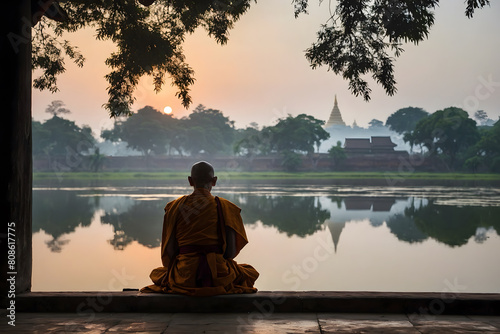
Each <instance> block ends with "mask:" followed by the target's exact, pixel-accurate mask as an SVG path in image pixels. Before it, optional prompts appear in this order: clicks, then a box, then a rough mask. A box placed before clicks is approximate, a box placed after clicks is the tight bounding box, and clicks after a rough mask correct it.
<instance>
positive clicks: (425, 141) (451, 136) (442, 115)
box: [405, 107, 479, 169]
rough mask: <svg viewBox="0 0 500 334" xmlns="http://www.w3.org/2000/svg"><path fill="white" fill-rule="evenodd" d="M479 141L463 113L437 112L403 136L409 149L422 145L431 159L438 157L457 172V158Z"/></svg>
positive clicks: (473, 124) (474, 127) (471, 122)
mask: <svg viewBox="0 0 500 334" xmlns="http://www.w3.org/2000/svg"><path fill="white" fill-rule="evenodd" d="M478 140H479V132H478V130H477V127H476V122H475V121H474V120H473V119H471V118H470V117H469V114H467V112H466V111H465V110H463V109H460V108H456V107H450V108H446V109H443V110H438V111H436V112H435V113H433V114H432V115H430V116H429V117H426V118H423V119H422V120H420V121H419V122H418V123H417V125H416V127H415V131H413V132H412V133H411V134H410V133H408V134H407V135H405V141H406V142H409V143H410V145H412V146H413V145H421V146H423V147H425V148H426V149H427V150H428V152H429V153H430V154H431V155H434V156H436V155H437V156H440V157H442V158H444V160H445V161H446V162H447V163H448V167H450V168H451V169H454V168H456V167H457V166H456V164H455V163H456V160H457V157H458V156H459V154H462V153H465V152H466V151H467V150H468V149H469V148H470V147H472V146H474V145H475V144H476V142H477V141H478Z"/></svg>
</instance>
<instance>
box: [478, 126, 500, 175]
mask: <svg viewBox="0 0 500 334" xmlns="http://www.w3.org/2000/svg"><path fill="white" fill-rule="evenodd" d="M475 150H476V154H477V156H476V157H477V159H476V160H474V161H476V162H477V160H479V161H480V162H481V163H482V164H484V165H486V166H487V167H488V169H489V170H490V171H492V172H496V173H498V172H500V121H497V122H496V123H495V124H494V125H493V127H491V128H490V129H488V130H485V132H484V134H483V136H482V137H481V139H480V140H479V142H478V143H477V145H476V146H475ZM476 157H475V158H476Z"/></svg>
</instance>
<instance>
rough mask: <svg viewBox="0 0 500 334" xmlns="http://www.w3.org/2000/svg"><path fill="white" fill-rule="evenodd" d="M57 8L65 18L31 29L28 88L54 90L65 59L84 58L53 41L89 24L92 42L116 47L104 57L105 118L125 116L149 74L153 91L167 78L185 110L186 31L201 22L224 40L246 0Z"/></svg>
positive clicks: (122, 1) (73, 3)
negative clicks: (33, 74) (34, 72)
mask: <svg viewBox="0 0 500 334" xmlns="http://www.w3.org/2000/svg"><path fill="white" fill-rule="evenodd" d="M60 6H61V7H62V8H63V9H64V11H65V12H66V13H67V16H68V18H69V19H68V20H66V21H63V22H55V21H50V20H48V19H47V18H46V17H43V18H42V20H41V21H40V22H39V23H38V24H37V25H36V26H35V28H34V30H33V47H32V49H33V52H32V59H33V61H32V63H33V68H34V69H42V71H43V73H42V76H41V77H39V78H35V80H34V87H35V88H38V89H49V90H51V91H57V81H56V78H57V75H59V74H61V73H63V72H64V71H65V70H66V68H65V64H64V59H65V57H68V58H70V59H71V60H73V61H74V62H75V63H76V64H77V65H78V66H82V65H83V62H84V58H83V56H82V55H81V54H80V52H79V51H78V49H77V48H76V47H74V46H72V45H70V44H69V42H68V41H66V40H63V41H62V42H60V41H59V40H60V39H61V38H62V36H63V33H65V32H73V31H76V30H79V29H82V28H95V30H96V38H97V39H98V40H109V41H112V42H113V43H114V44H115V46H116V51H115V52H113V53H112V54H111V55H109V57H108V58H107V59H106V65H108V66H109V67H110V68H111V72H110V73H108V74H107V75H106V80H107V81H108V83H109V86H108V102H107V103H106V104H105V107H106V109H107V110H108V111H109V113H110V114H111V116H120V115H129V114H131V111H130V106H131V104H132V103H133V102H134V97H133V92H134V90H135V88H136V86H137V84H138V82H139V79H140V78H141V77H142V76H144V75H149V76H152V77H153V83H154V89H155V91H159V90H160V89H161V88H162V86H163V84H164V82H165V77H166V76H169V77H170V78H171V82H172V85H174V86H175V87H177V93H176V96H177V97H179V99H180V100H181V101H182V103H183V105H184V106H185V107H186V108H187V107H188V106H189V105H190V103H191V96H190V95H189V89H190V86H191V85H192V84H193V82H194V77H193V70H192V69H191V68H190V67H189V65H188V64H187V63H186V61H185V56H184V52H183V49H182V44H183V42H184V40H185V37H186V35H187V34H189V33H192V32H194V31H195V29H196V28H197V27H199V26H201V27H204V28H205V29H206V30H207V31H208V34H209V36H211V37H213V38H215V40H216V41H217V42H218V43H220V44H225V43H226V42H227V40H228V35H229V30H230V29H231V28H232V27H233V24H234V22H235V21H237V20H238V19H239V18H240V16H241V15H242V14H243V13H245V12H246V11H247V10H248V8H249V7H250V1H249V0H240V1H236V2H232V1H219V0H212V1H155V3H154V4H153V5H151V6H149V7H145V6H143V5H141V4H140V3H139V2H138V1H130V0H114V1H110V0H104V1H101V0H70V1H64V2H60Z"/></svg>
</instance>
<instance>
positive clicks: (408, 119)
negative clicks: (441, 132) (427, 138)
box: [385, 107, 429, 134]
mask: <svg viewBox="0 0 500 334" xmlns="http://www.w3.org/2000/svg"><path fill="white" fill-rule="evenodd" d="M427 116H429V113H428V112H426V111H425V110H424V109H422V108H416V107H406V108H402V109H399V110H397V111H396V112H395V113H393V114H391V115H390V116H389V117H388V118H387V121H386V122H385V125H386V126H388V127H389V128H390V129H391V130H392V131H395V132H397V133H399V134H402V133H405V132H412V131H413V130H415V126H416V125H417V123H418V121H420V120H421V119H422V118H425V117H427Z"/></svg>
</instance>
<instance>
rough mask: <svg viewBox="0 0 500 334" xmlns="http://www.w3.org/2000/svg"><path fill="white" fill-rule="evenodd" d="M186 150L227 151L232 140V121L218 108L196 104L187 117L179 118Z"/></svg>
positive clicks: (213, 152)
mask: <svg viewBox="0 0 500 334" xmlns="http://www.w3.org/2000/svg"><path fill="white" fill-rule="evenodd" d="M181 121H182V127H183V129H184V138H183V143H182V144H181V145H182V147H183V148H185V149H186V151H188V152H190V153H191V154H198V153H202V152H203V153H209V154H215V153H229V152H230V151H231V148H232V143H233V140H234V135H235V129H234V121H231V120H230V119H229V117H226V116H224V114H223V113H222V112H221V111H220V110H216V109H210V108H206V107H205V106H203V105H199V106H197V107H196V108H195V109H194V110H193V112H192V113H191V114H189V116H188V117H185V118H183V119H181Z"/></svg>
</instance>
